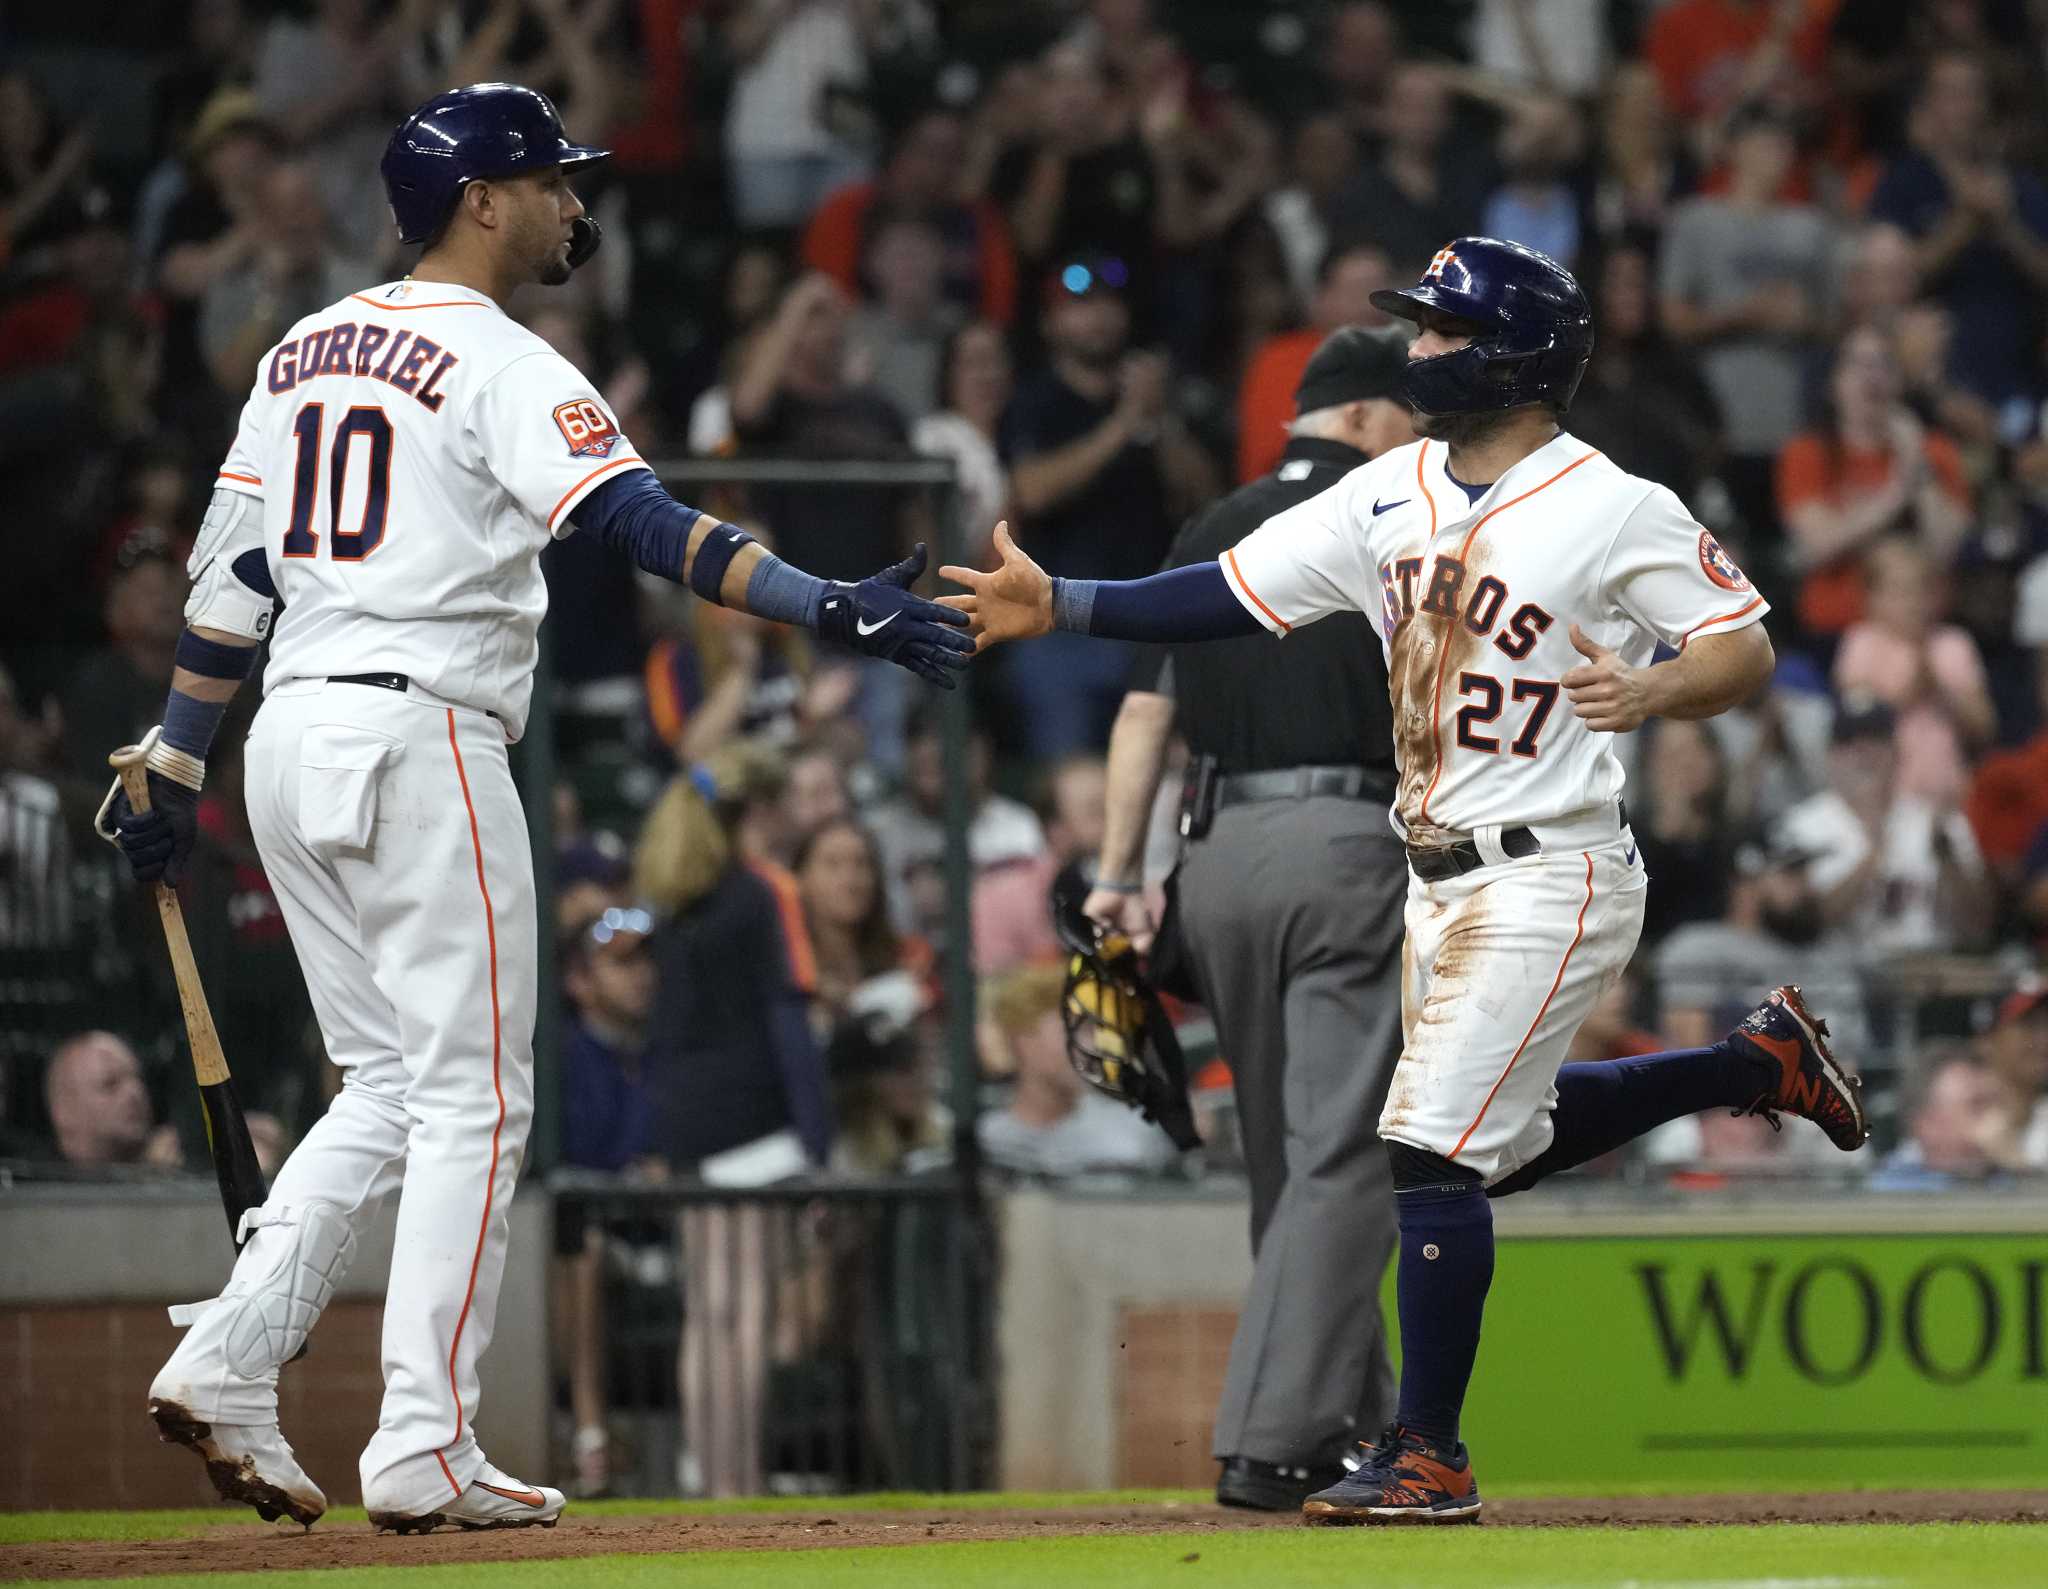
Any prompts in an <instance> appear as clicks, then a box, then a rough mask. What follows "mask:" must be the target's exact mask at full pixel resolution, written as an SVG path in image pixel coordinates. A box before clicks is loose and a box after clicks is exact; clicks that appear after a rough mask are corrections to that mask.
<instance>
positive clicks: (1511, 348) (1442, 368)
mask: <svg viewBox="0 0 2048 1589" xmlns="http://www.w3.org/2000/svg"><path fill="white" fill-rule="evenodd" d="M1372 302H1373V307H1374V308H1376V309H1381V310H1384V311H1385V312H1386V313H1388V314H1391V315H1399V316H1400V317H1401V318H1402V319H1404V320H1418V321H1419V320H1420V319H1421V318H1422V311H1423V310H1425V309H1434V310H1436V311H1437V312H1438V313H1440V314H1446V315H1454V316H1456V317H1457V318H1458V319H1460V320H1465V321H1469V322H1471V324H1472V325H1473V326H1474V327H1475V330H1474V333H1473V337H1472V341H1471V344H1470V345H1469V346H1467V347H1463V348H1460V349H1459V350H1458V351H1457V352H1455V353H1443V354H1439V355H1437V356H1436V357H1435V358H1429V359H1410V360H1409V361H1408V368H1407V369H1406V370H1405V371H1404V372H1403V374H1402V377H1401V395H1402V396H1403V397H1405V398H1407V400H1408V403H1409V405H1410V406H1411V407H1412V408H1414V409H1415V410H1416V411H1417V412H1419V413H1423V414H1431V415H1439V414H1473V413H1485V412H1488V411H1491V410H1495V409H1503V408H1520V407H1521V406H1522V405H1523V404H1525V403H1554V404H1556V405H1557V407H1558V408H1559V409H1565V408H1569V407H1570V406H1571V401H1572V394H1573V393H1574V392H1576V391H1577V390H1578V389H1579V379H1580V377H1582V376H1583V375H1584V374H1585V373H1586V361H1587V360H1588V359H1589V358H1591V357H1592V355H1593V311H1592V308H1591V306H1590V305H1588V304H1587V302H1586V295H1585V293H1583V292H1582V291H1580V290H1579V284H1578V282H1576V281H1575V280H1573V279H1572V273H1571V272H1570V271H1568V270H1566V269H1565V268H1564V266H1562V265H1560V264H1559V263H1558V262H1557V261H1556V260H1554V259H1552V258H1551V257H1550V256H1549V255H1548V254H1539V253H1537V252H1536V250H1535V249H1533V248H1524V247H1523V246H1522V245H1521V244H1520V243H1508V242H1503V241H1502V240H1501V239H1499V238H1497V237H1461V238H1459V239H1458V240H1457V241H1456V242H1454V243H1449V244H1447V245H1445V246H1444V247H1443V248H1440V249H1438V250H1437V254H1436V258H1434V259H1432V260H1431V261H1430V262H1429V268H1428V269H1427V270H1425V271H1424V272H1423V273H1422V280H1421V281H1419V282H1417V283H1416V284H1415V285H1414V286H1413V287H1409V288H1406V289H1402V290H1395V289H1393V288H1383V289H1381V290H1380V291H1379V292H1376V293H1374V294H1373V295H1372Z"/></svg>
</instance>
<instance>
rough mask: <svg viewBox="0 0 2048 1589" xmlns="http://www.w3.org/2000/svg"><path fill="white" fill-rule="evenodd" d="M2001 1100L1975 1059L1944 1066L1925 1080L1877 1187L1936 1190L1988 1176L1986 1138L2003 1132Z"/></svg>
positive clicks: (1988, 1074) (1998, 1090)
mask: <svg viewBox="0 0 2048 1589" xmlns="http://www.w3.org/2000/svg"><path fill="white" fill-rule="evenodd" d="M2005 1102H2006V1094H2005V1089H2004V1087H2003V1086H2002V1085H2001V1084H2000V1082H1999V1080H1998V1078H1997V1077H1996V1076H1995V1075H1993V1074H1992V1073H1991V1070H1990V1069H1989V1068H1988V1067H1987V1066H1985V1065H1983V1064H1981V1063H1980V1062H1978V1061H1977V1060H1976V1059H1974V1058H1969V1059H1951V1060H1948V1061H1946V1062H1944V1063H1943V1064H1941V1065H1940V1066H1939V1067H1938V1068H1937V1069H1936V1070H1935V1072H1934V1074H1933V1075H1932V1076H1930V1077H1929V1078H1928V1080H1927V1087H1926V1091H1925V1092H1924V1093H1923V1094H1922V1095H1921V1098H1920V1103H1919V1106H1918V1107H1917V1108H1915V1109H1914V1110H1913V1112H1912V1118H1911V1124H1910V1126H1909V1127H1908V1131H1909V1133H1910V1134H1909V1136H1908V1137H1907V1140H1906V1141H1905V1142H1904V1143H1903V1144H1901V1145H1900V1147H1899V1149H1898V1151H1897V1152H1895V1153H1893V1154H1892V1155H1891V1157H1890V1158H1888V1159H1887V1160H1886V1161H1885V1164H1884V1168H1883V1169H1882V1170H1881V1171H1880V1172H1879V1174H1880V1176H1881V1177H1882V1180H1881V1182H1880V1183H1879V1184H1880V1185H1881V1186H1882V1187H1883V1189H1884V1190H1886V1191H1890V1190H1894V1189H1913V1188H1918V1187H1939V1186H1945V1185H1947V1184H1949V1183H1950V1181H1951V1180H1952V1179H1976V1178H1979V1177H1982V1176H1984V1175H1988V1174H1989V1173H1990V1172H1991V1171H1992V1170H1993V1169H1994V1168H1995V1166H1994V1164H1993V1162H1992V1159H1991V1156H1990V1154H1988V1153H1987V1152H1986V1151H1985V1138H1986V1136H1987V1135H1989V1134H1990V1133H1991V1132H1992V1131H1996V1132H1998V1133H1999V1134H2001V1135H2002V1134H2003V1128H2004V1126H2005V1120H2004V1118H2003V1115H2004V1105H2005ZM1987 1128H1989V1130H1987Z"/></svg>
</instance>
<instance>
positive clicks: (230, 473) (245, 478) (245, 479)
mask: <svg viewBox="0 0 2048 1589" xmlns="http://www.w3.org/2000/svg"><path fill="white" fill-rule="evenodd" d="M220 478H221V479H223V480H239V481H241V482H242V483H243V484H244V485H252V486H260V485H261V484H263V482H262V481H261V480H258V479H257V478H256V477H255V476H254V475H252V474H236V473H235V471H234V470H232V469H223V470H221V472H220Z"/></svg>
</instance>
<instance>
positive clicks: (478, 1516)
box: [370, 1462, 568, 1534]
mask: <svg viewBox="0 0 2048 1589" xmlns="http://www.w3.org/2000/svg"><path fill="white" fill-rule="evenodd" d="M567 1504H568V1498H567V1497H566V1496H564V1495H563V1494H562V1492H561V1491H560V1490H551V1489H549V1488H548V1487H547V1486H546V1485H544V1484H521V1483H520V1482H519V1481H518V1480H517V1479H515V1478H513V1477H512V1475H511V1474H509V1473H506V1472H503V1471H502V1470H500V1469H498V1468H494V1467H492V1466H491V1465H490V1463H488V1462H486V1463H485V1464H484V1465H483V1471H482V1472H480V1473H478V1474H477V1476H476V1477H475V1478H474V1479H472V1480H471V1481H470V1485H469V1488H468V1489H466V1490H464V1491H463V1492H462V1493H461V1494H460V1495H459V1496H457V1497H456V1498H455V1499H454V1500H452V1501H450V1502H449V1503H448V1504H447V1505H445V1506H441V1507H437V1508H436V1509H435V1510H433V1511H431V1512H420V1513H416V1514H415V1513H406V1512H372V1513H371V1514H370V1522H371V1524H372V1525H373V1526H374V1527H375V1528H377V1529H378V1530H379V1531H380V1532H381V1531H384V1530H387V1529H388V1530H389V1531H390V1532H392V1533H394V1534H427V1533H431V1532H432V1531H433V1530H435V1529H437V1528H439V1527H440V1526H441V1525H442V1524H443V1523H453V1524H455V1525H456V1526H457V1527H458V1528H532V1527H534V1526H535V1525H536V1524H538V1525H539V1526H540V1527H542V1528H553V1527H554V1526H555V1521H556V1519H558V1518H559V1517H560V1516H561V1515H562V1508H563V1507H564V1506H565V1505H567Z"/></svg>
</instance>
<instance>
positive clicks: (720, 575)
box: [690, 524, 754, 606]
mask: <svg viewBox="0 0 2048 1589" xmlns="http://www.w3.org/2000/svg"><path fill="white" fill-rule="evenodd" d="M753 544H754V538H753V536H751V535H749V534H748V533H747V532H746V531H745V530H743V529H740V528H738V527H737V526H736V525H731V524H721V525H719V526H718V528H717V529H715V530H713V531H712V532H711V533H710V534H709V535H707V536H705V537H704V540H703V542H702V543H701V544H700V545H699V546H698V548H697V559H696V561H695V562H693V563H692V564H691V565H690V589H692V590H694V591H695V592H696V593H697V594H698V595H700V596H702V597H703V598H704V599H705V600H706V601H709V602H715V603H717V604H718V605H719V606H723V605H724V602H723V601H722V600H721V599H720V597H719V594H718V592H719V589H720V587H721V586H723V585H724V583H725V571H726V570H727V569H728V568H730V567H731V566H732V560H733V559H734V558H735V557H737V556H739V553H740V548H741V547H743V546H751V545H753Z"/></svg>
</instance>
